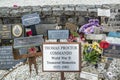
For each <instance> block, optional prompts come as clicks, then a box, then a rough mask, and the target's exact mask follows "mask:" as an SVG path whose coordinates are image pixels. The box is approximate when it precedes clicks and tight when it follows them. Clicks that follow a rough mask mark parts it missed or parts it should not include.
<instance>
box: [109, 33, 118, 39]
mask: <svg viewBox="0 0 120 80" xmlns="http://www.w3.org/2000/svg"><path fill="white" fill-rule="evenodd" d="M108 36H109V37H118V38H120V32H109V33H108Z"/></svg>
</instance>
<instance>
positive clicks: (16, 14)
mask: <svg viewBox="0 0 120 80" xmlns="http://www.w3.org/2000/svg"><path fill="white" fill-rule="evenodd" d="M22 11H23V9H22V8H20V7H19V8H11V10H10V15H11V17H21V15H22Z"/></svg>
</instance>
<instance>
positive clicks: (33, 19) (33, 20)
mask: <svg viewBox="0 0 120 80" xmlns="http://www.w3.org/2000/svg"><path fill="white" fill-rule="evenodd" d="M39 23H40V17H39V14H37V13H33V14H27V15H24V16H23V17H22V24H23V25H24V26H30V25H35V24H39Z"/></svg>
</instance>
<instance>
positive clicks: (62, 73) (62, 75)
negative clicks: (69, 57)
mask: <svg viewBox="0 0 120 80" xmlns="http://www.w3.org/2000/svg"><path fill="white" fill-rule="evenodd" d="M61 80H65V77H64V72H61Z"/></svg>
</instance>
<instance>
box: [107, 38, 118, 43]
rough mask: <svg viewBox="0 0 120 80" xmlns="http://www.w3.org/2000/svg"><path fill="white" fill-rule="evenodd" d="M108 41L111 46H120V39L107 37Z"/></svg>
mask: <svg viewBox="0 0 120 80" xmlns="http://www.w3.org/2000/svg"><path fill="white" fill-rule="evenodd" d="M106 41H107V42H108V43H110V44H120V38H115V37H106Z"/></svg>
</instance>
